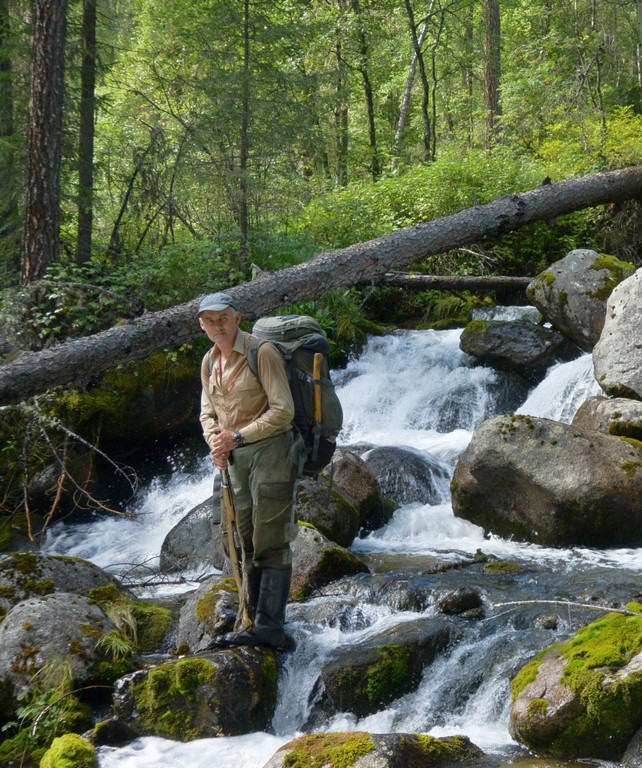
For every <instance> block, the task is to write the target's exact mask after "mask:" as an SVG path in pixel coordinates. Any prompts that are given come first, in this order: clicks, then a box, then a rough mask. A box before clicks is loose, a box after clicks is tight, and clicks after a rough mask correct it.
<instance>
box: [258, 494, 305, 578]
mask: <svg viewBox="0 0 642 768" xmlns="http://www.w3.org/2000/svg"><path fill="white" fill-rule="evenodd" d="M292 494H293V489H292V483H283V482H281V483H268V482H266V483H259V485H258V488H257V497H256V503H255V508H254V521H253V522H254V537H253V538H254V562H255V563H256V565H257V566H259V567H260V568H267V567H270V568H284V567H289V566H290V565H291V563H292V552H291V551H290V541H292V540H293V528H294V525H295V524H296V521H295V520H294V505H293V503H292V502H293V498H292Z"/></svg>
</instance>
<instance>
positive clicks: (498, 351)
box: [459, 320, 581, 382]
mask: <svg viewBox="0 0 642 768" xmlns="http://www.w3.org/2000/svg"><path fill="white" fill-rule="evenodd" d="M459 346H460V348H461V350H462V351H463V352H466V354H468V355H472V357H475V358H477V359H478V360H479V361H480V362H482V363H484V364H486V365H489V366H491V367H493V368H498V369H499V370H503V371H512V372H513V373H516V374H518V375H519V376H523V377H524V378H526V379H528V380H530V381H532V382H533V381H534V382H537V381H539V380H540V379H541V378H542V377H543V375H544V373H545V372H546V369H547V368H550V366H551V365H554V364H555V363H558V362H561V361H566V360H572V359H574V358H576V357H578V356H579V355H580V354H581V352H580V350H579V349H578V347H576V346H575V344H573V343H572V342H570V341H569V340H568V339H567V338H566V337H565V336H562V334H561V333H558V332H557V331H554V330H552V329H551V328H544V326H542V325H535V324H534V323H531V322H529V321H528V320H513V321H507V322H502V321H496V320H491V321H485V320H473V321H472V322H471V323H469V324H468V325H467V326H466V327H465V328H464V330H463V332H462V334H461V337H460V340H459Z"/></svg>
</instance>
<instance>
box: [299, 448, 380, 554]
mask: <svg viewBox="0 0 642 768" xmlns="http://www.w3.org/2000/svg"><path fill="white" fill-rule="evenodd" d="M320 477H321V478H322V479H327V480H329V481H330V482H331V483H333V484H335V485H337V486H338V487H339V488H340V489H341V493H342V494H343V496H345V497H346V498H347V499H348V500H349V501H350V502H352V504H353V505H354V507H355V508H356V510H357V513H358V519H359V522H360V524H361V528H362V529H365V530H367V531H373V530H375V529H377V528H380V527H381V526H382V525H384V524H385V523H386V522H387V521H388V517H389V513H388V510H387V507H386V505H385V504H384V501H383V498H382V494H381V488H380V487H379V481H378V480H377V477H376V475H375V474H374V472H373V471H372V469H371V467H369V466H368V464H367V463H366V462H365V461H364V460H363V458H361V457H360V456H359V455H357V454H356V453H354V452H352V451H348V450H346V449H345V448H339V449H337V451H336V452H335V454H334V456H333V458H332V462H331V463H330V464H329V465H328V466H327V467H326V468H325V469H324V470H323V471H322V472H321V475H320ZM311 522H314V521H311ZM330 538H332V536H330ZM337 543H338V544H341V543H342V542H340V541H337Z"/></svg>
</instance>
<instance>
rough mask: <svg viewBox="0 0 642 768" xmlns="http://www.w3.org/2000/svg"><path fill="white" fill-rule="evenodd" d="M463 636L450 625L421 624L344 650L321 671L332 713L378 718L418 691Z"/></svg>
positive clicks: (442, 622)
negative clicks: (430, 668)
mask: <svg viewBox="0 0 642 768" xmlns="http://www.w3.org/2000/svg"><path fill="white" fill-rule="evenodd" d="M458 634H459V633H458V631H457V630H456V629H455V628H454V626H453V625H452V624H451V623H450V622H448V621H446V620H445V619H435V618H421V619H417V620H416V621H412V622H404V623H403V624H400V625H398V626H396V627H394V628H392V629H389V630H387V631H385V632H382V633H381V634H379V635H377V636H375V637H368V638H367V639H365V640H363V641H361V642H355V643H352V644H350V645H348V646H345V647H342V648H340V649H339V651H338V657H337V658H335V659H334V660H333V661H331V662H330V663H329V664H326V665H325V666H324V667H323V669H322V671H321V677H322V680H323V683H324V686H325V691H326V694H327V697H328V698H329V700H330V702H331V703H332V707H333V708H334V710H335V711H336V712H352V713H353V714H355V715H357V716H358V717H364V716H366V715H369V714H372V713H374V712H377V711H378V710H380V709H381V708H382V707H385V706H386V705H387V704H389V703H390V702H391V701H394V700H395V699H397V698H399V697H400V696H403V695H404V694H405V693H409V692H410V691H412V690H414V689H415V688H416V687H417V685H418V684H419V682H420V681H421V678H422V675H423V672H424V668H425V666H426V665H427V664H430V663H431V662H432V661H434V659H435V658H436V656H437V655H438V654H439V653H440V652H441V651H443V650H444V649H445V648H446V647H447V646H448V645H449V644H450V643H451V642H452V641H453V640H454V639H456V638H457V637H458Z"/></svg>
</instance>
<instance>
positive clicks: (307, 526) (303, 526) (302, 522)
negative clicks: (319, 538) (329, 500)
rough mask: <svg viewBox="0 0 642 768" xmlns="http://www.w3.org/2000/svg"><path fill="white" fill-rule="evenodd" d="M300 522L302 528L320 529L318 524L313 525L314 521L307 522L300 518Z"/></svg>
mask: <svg viewBox="0 0 642 768" xmlns="http://www.w3.org/2000/svg"><path fill="white" fill-rule="evenodd" d="M298 523H299V525H300V526H301V528H312V530H313V531H316V530H318V528H317V527H316V525H312V523H306V521H305V520H299V521H298Z"/></svg>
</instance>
